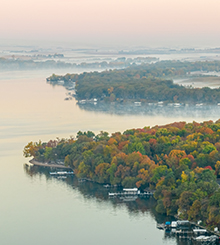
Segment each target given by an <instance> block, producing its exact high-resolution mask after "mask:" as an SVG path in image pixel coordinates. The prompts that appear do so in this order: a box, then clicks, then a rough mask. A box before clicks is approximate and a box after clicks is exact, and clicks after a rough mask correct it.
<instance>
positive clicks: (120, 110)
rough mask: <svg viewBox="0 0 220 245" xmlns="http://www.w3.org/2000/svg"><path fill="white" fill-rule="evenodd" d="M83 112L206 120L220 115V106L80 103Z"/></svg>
mask: <svg viewBox="0 0 220 245" xmlns="http://www.w3.org/2000/svg"><path fill="white" fill-rule="evenodd" d="M78 106H79V108H80V109H81V110H84V111H95V112H101V113H105V114H116V115H148V116H158V115H160V116H164V117H168V116H171V115H172V116H174V117H192V116H193V117H194V118H204V117H212V116H214V117H215V116H216V114H220V106H219V105H204V104H202V103H201V104H196V105H188V104H179V103H170V104H167V105H163V104H158V103H148V104H143V105H139V106H137V105H135V104H134V103H128V104H120V103H111V104H107V103H101V102H100V103H91V102H87V103H83V104H82V103H78Z"/></svg>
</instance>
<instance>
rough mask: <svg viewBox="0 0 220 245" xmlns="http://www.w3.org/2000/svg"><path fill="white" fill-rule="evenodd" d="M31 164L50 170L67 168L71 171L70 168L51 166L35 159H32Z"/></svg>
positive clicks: (58, 165)
mask: <svg viewBox="0 0 220 245" xmlns="http://www.w3.org/2000/svg"><path fill="white" fill-rule="evenodd" d="M29 162H30V163H31V164H33V165H36V166H42V167H49V168H67V169H71V168H70V167H66V166H64V165H61V164H55V163H54V164H51V163H42V162H38V161H37V160H35V159H34V158H33V159H31V160H30V161H29Z"/></svg>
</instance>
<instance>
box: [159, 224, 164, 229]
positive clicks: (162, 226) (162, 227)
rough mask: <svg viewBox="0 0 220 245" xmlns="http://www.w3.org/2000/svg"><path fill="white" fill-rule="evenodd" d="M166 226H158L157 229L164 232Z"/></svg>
mask: <svg viewBox="0 0 220 245" xmlns="http://www.w3.org/2000/svg"><path fill="white" fill-rule="evenodd" d="M164 227H165V225H164V224H157V229H159V230H164Z"/></svg>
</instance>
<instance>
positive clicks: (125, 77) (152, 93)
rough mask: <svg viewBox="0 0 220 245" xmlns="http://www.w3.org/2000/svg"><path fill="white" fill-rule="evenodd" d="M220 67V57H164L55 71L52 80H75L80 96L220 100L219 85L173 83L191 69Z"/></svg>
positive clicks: (50, 79)
mask: <svg viewBox="0 0 220 245" xmlns="http://www.w3.org/2000/svg"><path fill="white" fill-rule="evenodd" d="M201 70H203V71H207V72H208V71H219V70H220V62H219V61H209V62H207V61H206V62H199V61H198V62H180V61H161V62H157V63H154V64H143V65H139V66H132V67H129V68H127V69H121V70H109V71H103V72H100V73H98V72H84V73H82V74H80V75H78V74H66V75H65V76H56V75H54V74H53V75H52V76H51V77H49V78H47V80H48V81H49V82H51V83H56V82H57V81H60V80H63V81H64V83H68V82H70V81H71V82H75V83H76V95H77V98H78V99H79V100H82V99H92V98H97V99H99V100H103V101H105V102H114V101H116V102H121V101H124V100H125V101H126V100H141V101H142V102H157V101H164V102H174V103H176V102H181V103H219V102H220V101H218V98H219V97H220V89H219V88H218V89H210V88H208V87H206V88H185V87H183V86H179V85H177V84H174V83H173V81H172V80H171V79H172V78H174V77H179V76H186V74H188V73H189V72H192V71H201Z"/></svg>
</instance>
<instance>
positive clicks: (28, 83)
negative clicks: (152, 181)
mask: <svg viewBox="0 0 220 245" xmlns="http://www.w3.org/2000/svg"><path fill="white" fill-rule="evenodd" d="M53 72H54V71H53ZM59 73H60V72H59ZM64 73H65V72H64ZM50 74H51V72H50V71H47V72H45V71H44V72H39V71H38V72H28V73H20V72H16V73H15V72H14V73H9V72H8V73H1V74H0V115H1V117H0V136H1V137H0V196H1V200H0V244H1V245H20V244H21V245H29V244H31V245H35V244H36V245H39V244H41V245H46V244H54V245H58V244H77V245H84V244H92V245H93V244H94V245H97V244H105V245H110V244H128V245H130V244H132V245H133V244H139V245H142V244H153V245H154V244H155V245H160V244H184V242H183V243H180V242H179V243H178V242H177V241H176V240H175V239H171V238H168V237H166V236H165V235H164V232H163V231H160V230H157V229H156V222H157V221H158V222H162V221H164V220H165V219H166V218H165V217H162V216H159V215H157V214H156V213H155V211H154V209H153V206H154V200H153V199H144V200H141V199H137V200H136V201H133V202H122V201H120V200H109V199H108V197H107V192H106V190H104V188H102V187H101V186H99V185H95V184H91V183H78V182H77V179H75V178H71V177H70V178H68V179H65V180H58V179H55V178H50V177H49V176H48V171H47V170H45V169H42V168H41V169H38V168H29V167H25V165H24V164H25V163H28V160H27V159H25V158H24V157H23V156H22V151H23V147H24V146H25V144H26V143H27V142H29V141H38V140H39V139H41V140H43V141H48V140H50V139H55V138H56V137H59V138H63V137H69V136H70V135H76V133H77V132H78V131H79V130H81V131H85V130H92V131H94V132H95V133H98V132H99V131H101V130H103V131H108V132H115V131H124V130H126V129H128V128H137V127H144V126H153V125H155V124H165V123H170V122H173V121H180V120H184V121H193V120H197V121H203V120H208V119H212V120H217V119H218V117H219V115H218V113H215V114H212V115H211V116H210V115H207V114H197V115H196V118H195V114H194V113H192V114H187V115H184V114H181V113H179V114H173V113H172V110H171V111H169V112H167V113H163V114H162V113H159V114H156V113H155V114H150V115H148V114H142V115H141V114H137V115H127V114H124V115H116V114H115V113H114V112H110V113H104V112H102V111H99V110H98V111H92V110H88V109H84V108H79V107H78V105H76V102H75V100H71V101H65V100H64V98H65V97H66V91H65V89H64V88H63V87H52V86H51V85H48V84H46V82H45V78H46V77H47V76H49V75H50ZM210 117H211V118H210Z"/></svg>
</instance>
